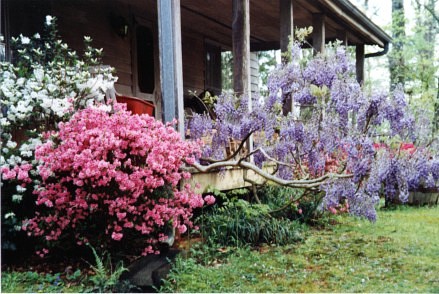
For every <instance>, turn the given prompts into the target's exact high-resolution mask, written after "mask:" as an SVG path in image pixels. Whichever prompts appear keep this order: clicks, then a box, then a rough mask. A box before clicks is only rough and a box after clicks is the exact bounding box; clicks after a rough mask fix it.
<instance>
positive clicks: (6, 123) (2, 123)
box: [0, 117, 11, 127]
mask: <svg viewBox="0 0 439 294" xmlns="http://www.w3.org/2000/svg"><path fill="white" fill-rule="evenodd" d="M9 125H11V123H10V122H9V121H8V119H7V118H6V117H2V118H1V119H0V126H2V127H7V126H9Z"/></svg>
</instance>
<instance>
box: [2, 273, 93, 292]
mask: <svg viewBox="0 0 439 294" xmlns="http://www.w3.org/2000/svg"><path fill="white" fill-rule="evenodd" d="M85 287H86V286H85V284H84V278H83V277H82V274H81V271H80V270H79V269H78V270H76V271H75V272H74V273H73V274H71V275H69V274H67V275H66V276H61V274H60V273H56V274H39V273H36V272H31V271H28V272H9V271H2V279H1V292H2V293H10V292H15V293H16V292H28V293H32V292H34V293H35V292H52V293H60V292H83V291H85Z"/></svg>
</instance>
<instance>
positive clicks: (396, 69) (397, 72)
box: [389, 0, 406, 89]
mask: <svg viewBox="0 0 439 294" xmlns="http://www.w3.org/2000/svg"><path fill="white" fill-rule="evenodd" d="M391 30H392V38H393V42H392V50H391V51H390V53H389V71H390V88H391V89H393V88H394V87H395V86H396V85H397V84H402V85H404V82H405V61H404V54H403V50H404V40H405V37H406V35H405V16H404V0H392V28H391Z"/></svg>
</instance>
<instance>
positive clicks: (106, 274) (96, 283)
mask: <svg viewBox="0 0 439 294" xmlns="http://www.w3.org/2000/svg"><path fill="white" fill-rule="evenodd" d="M89 247H90V248H91V250H92V252H93V256H94V258H95V263H96V265H91V268H92V270H93V271H94V273H95V274H94V275H93V276H91V277H90V281H91V283H92V284H93V286H92V288H91V289H89V291H90V292H100V293H105V292H113V291H114V290H116V289H117V287H118V286H119V285H118V284H119V278H120V276H121V275H122V273H123V272H124V271H127V269H126V268H125V267H123V264H122V263H119V264H117V265H116V268H115V269H114V270H113V266H112V263H111V258H110V255H109V254H106V253H103V254H102V255H103V257H100V256H99V255H98V253H97V252H96V250H95V249H94V248H93V246H91V245H89Z"/></svg>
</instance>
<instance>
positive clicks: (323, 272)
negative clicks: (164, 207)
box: [162, 207, 439, 293]
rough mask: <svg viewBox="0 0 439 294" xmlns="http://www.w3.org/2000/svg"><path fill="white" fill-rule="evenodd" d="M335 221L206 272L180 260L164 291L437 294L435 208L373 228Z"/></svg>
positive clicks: (391, 217) (384, 219) (397, 213)
mask: <svg viewBox="0 0 439 294" xmlns="http://www.w3.org/2000/svg"><path fill="white" fill-rule="evenodd" d="M337 220H338V221H339V222H340V224H338V225H335V226H331V227H329V228H327V229H323V230H311V231H310V232H309V233H308V236H307V238H306V241H305V242H303V243H298V244H295V245H290V246H284V247H266V248H261V249H259V250H250V249H238V250H236V251H235V252H234V253H233V254H232V255H229V256H228V257H227V258H224V259H221V258H219V259H217V260H210V261H209V262H207V263H208V264H209V265H207V266H202V265H200V264H199V263H197V262H196V260H195V259H194V258H188V257H186V258H181V259H180V260H179V261H178V263H177V266H176V268H175V271H174V273H173V274H171V276H170V279H169V281H168V282H167V283H166V285H165V287H164V288H163V289H162V290H163V291H173V292H434V293H438V292H439V208H438V207H435V208H427V207H424V208H410V207H401V208H398V209H397V210H393V211H380V212H379V219H378V221H377V222H376V223H370V222H368V221H366V220H361V219H356V218H352V217H349V216H340V217H337ZM206 258H208V257H204V259H206Z"/></svg>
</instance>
